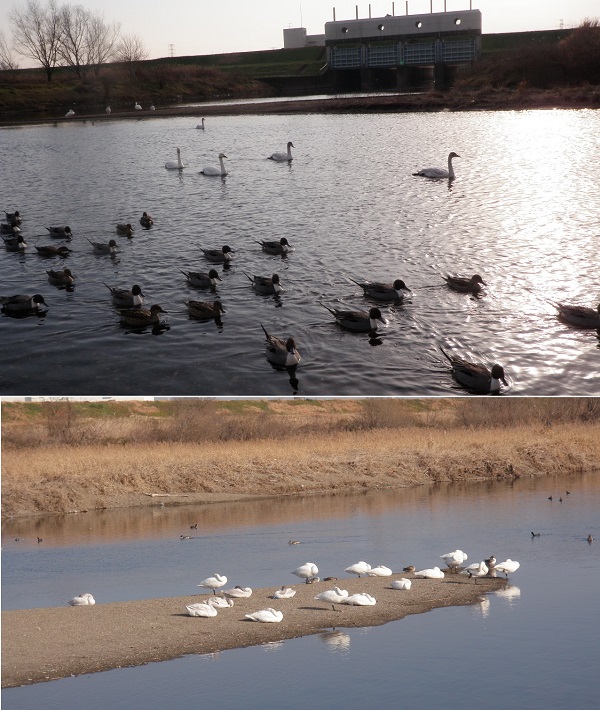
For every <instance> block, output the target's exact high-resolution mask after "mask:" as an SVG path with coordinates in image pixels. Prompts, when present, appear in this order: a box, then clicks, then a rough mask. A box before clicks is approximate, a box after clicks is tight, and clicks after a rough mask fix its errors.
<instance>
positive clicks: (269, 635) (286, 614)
mask: <svg viewBox="0 0 600 710" xmlns="http://www.w3.org/2000/svg"><path fill="white" fill-rule="evenodd" d="M403 576H404V577H406V578H413V575H412V574H410V573H399V574H394V575H393V576H392V577H385V578H382V577H369V578H364V577H363V578H361V579H356V578H352V579H339V580H337V581H327V582H325V581H322V582H317V583H314V584H292V585H286V586H292V587H293V588H294V589H296V590H297V593H296V595H295V596H294V597H293V598H292V599H282V600H275V599H271V598H270V596H271V595H272V594H273V592H274V591H275V588H269V589H256V590H254V591H253V594H252V596H251V597H250V598H249V599H239V600H235V602H234V606H233V607H232V608H230V609H222V610H219V611H218V615H217V616H216V617H214V618H209V619H206V618H196V617H190V616H189V615H188V614H187V612H186V610H185V606H186V605H187V604H192V603H195V602H198V601H201V600H206V599H207V598H208V596H207V595H206V594H201V595H196V596H189V597H174V598H167V599H151V600H143V601H129V602H120V603H116V604H102V603H101V602H102V600H101V599H100V600H97V603H96V605H95V606H89V607H70V606H67V605H66V603H65V606H64V607H60V608H49V609H25V610H17V611H5V612H2V632H3V633H2V687H3V688H10V687H15V686H19V685H29V684H32V683H39V682H43V681H48V680H55V679H57V678H64V677H68V676H71V675H80V674H83V673H95V672H97V671H104V670H109V669H113V668H122V667H128V666H139V665H143V664H146V663H151V662H152V661H164V660H169V659H173V658H177V657H180V656H183V655H185V654H196V653H214V652H218V651H224V650H227V649H231V648H241V647H245V646H255V645H259V644H264V643H270V642H277V641H281V640H283V639H290V638H296V637H300V636H307V635H311V634H317V633H326V632H332V630H333V629H334V628H335V629H338V630H339V629H340V628H350V627H360V626H378V625H380V624H385V623H387V622H389V621H394V620H397V619H402V618H403V617H405V616H407V615H409V614H421V613H424V612H426V611H430V610H431V609H435V608H438V607H444V606H457V605H465V604H473V603H477V602H478V601H480V600H481V599H482V597H483V595H484V594H485V593H486V592H490V591H494V590H496V589H500V588H502V587H504V586H505V585H506V581H505V580H504V579H499V578H483V579H479V580H478V581H477V582H475V581H474V580H470V579H468V578H467V577H466V576H465V575H460V574H447V575H446V577H445V578H444V579H442V580H427V579H414V578H413V586H412V589H411V590H410V591H398V590H394V589H392V588H391V587H390V582H391V580H392V579H399V578H400V577H403ZM334 585H338V586H340V587H341V588H343V589H347V590H348V592H349V593H350V594H353V593H356V592H368V593H369V594H371V595H372V596H374V597H375V598H376V599H377V604H376V605H375V606H368V607H354V606H339V607H336V609H338V610H336V611H334V610H333V609H332V607H331V605H330V604H325V603H323V602H320V601H316V600H315V599H314V597H315V595H317V594H319V593H320V592H322V591H324V590H326V589H332V588H333V586H334ZM228 586H229V585H228ZM231 586H233V585H231ZM83 591H84V590H80V592H83ZM87 591H91V592H92V594H93V590H87ZM80 592H78V593H80ZM267 607H272V608H274V609H277V610H280V611H282V612H283V621H282V622H281V623H275V624H273V623H271V624H268V623H267V624H264V623H258V622H252V621H249V620H246V619H245V618H244V615H245V614H248V613H251V612H255V611H258V610H259V609H264V608H267Z"/></svg>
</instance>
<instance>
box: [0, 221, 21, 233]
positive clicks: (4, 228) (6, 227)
mask: <svg viewBox="0 0 600 710" xmlns="http://www.w3.org/2000/svg"><path fill="white" fill-rule="evenodd" d="M0 232H2V233H3V234H12V236H13V237H14V236H16V235H17V234H20V233H21V228H20V227H19V225H18V224H5V223H4V222H1V223H0Z"/></svg>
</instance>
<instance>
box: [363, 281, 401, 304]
mask: <svg viewBox="0 0 600 710" xmlns="http://www.w3.org/2000/svg"><path fill="white" fill-rule="evenodd" d="M350 281H352V282H353V283H355V284H356V285H357V286H360V287H361V288H362V289H363V291H364V292H365V296H367V297H369V298H373V299H375V300H376V301H402V300H403V299H404V296H405V293H406V292H407V291H408V293H411V290H410V289H409V288H408V286H407V285H406V284H405V283H404V281H402V279H396V280H395V281H394V283H393V284H385V283H379V282H377V281H373V282H369V281H365V282H363V283H360V282H359V281H354V279H350Z"/></svg>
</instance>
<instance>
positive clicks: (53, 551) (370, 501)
mask: <svg viewBox="0 0 600 710" xmlns="http://www.w3.org/2000/svg"><path fill="white" fill-rule="evenodd" d="M566 490H569V491H570V494H569V495H567V494H566ZM551 494H552V495H553V496H554V500H553V501H552V502H550V501H548V500H547V498H548V496H549V495H551ZM561 495H562V497H563V502H562V503H560V502H559V501H558V497H559V496H561ZM599 504H600V477H599V476H598V474H586V475H583V476H581V477H570V478H562V477H559V478H551V479H543V480H542V479H540V480H521V481H517V482H515V483H514V484H513V485H509V484H506V483H499V484H485V485H484V484H469V485H460V486H454V487H453V486H443V487H442V486H439V487H433V488H425V487H420V488H416V489H411V490H407V491H404V492H402V491H400V492H394V493H390V492H389V491H388V492H373V493H369V494H366V495H362V496H336V497H331V498H323V497H316V498H306V499H303V500H302V499H299V500H293V501H289V502H286V501H281V502H279V501H278V503H277V505H274V504H272V503H271V504H269V502H267V501H262V502H257V503H254V504H252V503H251V504H247V505H245V506H210V510H205V508H201V507H200V508H199V507H186V508H183V509H182V508H179V509H173V510H168V509H164V508H163V509H160V510H159V511H138V512H135V513H130V514H127V515H126V514H117V515H116V516H113V515H112V514H108V515H101V514H88V515H85V516H83V515H82V516H77V517H75V516H70V517H69V518H67V519H65V520H64V522H63V523H61V522H60V521H58V520H56V519H46V520H42V521H38V523H37V524H36V525H35V526H34V525H33V524H32V523H31V522H30V523H26V522H23V521H19V522H16V521H15V522H7V523H5V524H4V526H3V541H2V544H3V562H2V572H3V575H2V583H3V606H4V608H7V609H10V608H28V607H33V606H56V605H63V604H64V603H65V602H66V600H67V599H69V598H70V597H71V596H73V594H74V593H78V592H80V591H82V590H83V589H84V588H85V589H86V590H88V589H89V590H90V591H92V593H94V595H95V596H96V598H97V600H98V603H105V602H110V601H117V600H125V599H142V598H149V597H157V596H163V595H164V596H167V595H168V596H173V595H179V594H181V595H187V594H190V593H194V590H195V589H196V587H195V585H196V584H197V583H198V581H199V580H200V579H202V578H203V577H204V576H207V575H208V574H211V573H212V572H214V571H216V570H217V569H218V570H220V571H221V572H223V573H225V574H227V575H228V576H229V578H230V580H231V581H232V582H233V584H236V583H239V584H241V585H243V586H245V585H247V584H248V585H250V586H255V587H256V586H263V587H266V586H270V585H273V586H279V585H280V584H282V583H286V584H289V583H292V582H293V579H294V578H293V577H291V575H290V574H289V571H288V570H291V569H294V567H296V566H297V565H298V564H300V563H302V562H305V561H306V560H307V559H310V560H314V561H315V562H317V564H318V565H319V567H320V568H321V570H322V571H323V572H324V573H325V574H336V575H341V576H342V577H343V572H342V570H343V568H344V567H345V566H347V564H350V563H352V562H354V561H356V560H358V559H366V560H367V561H371V562H372V563H375V564H377V563H385V564H388V565H390V566H391V567H392V568H393V569H399V568H400V567H401V566H403V565H404V564H408V563H414V564H416V565H419V566H432V565H434V564H436V563H437V562H438V559H439V555H440V554H443V553H445V552H448V551H450V550H451V549H455V548H456V547H461V549H464V550H466V551H467V552H468V554H469V559H470V560H479V559H481V558H483V557H484V556H488V555H489V554H492V553H493V554H495V555H496V557H498V558H503V559H504V558H506V557H511V558H513V559H518V560H519V561H520V562H521V568H520V569H519V570H518V571H517V572H516V573H515V574H514V575H513V577H512V579H511V582H510V584H509V585H508V586H507V588H506V589H505V590H502V591H501V592H500V593H496V594H492V595H488V596H487V597H485V598H483V600H482V601H481V602H480V603H478V604H475V605H473V606H469V607H457V608H448V609H438V610H435V611H433V612H430V613H427V614H423V615H418V616H413V617H408V618H406V619H403V620H401V621H398V622H393V623H390V624H387V625H385V626H383V627H374V628H366V629H335V630H329V631H327V632H324V633H321V634H317V635H315V636H310V637H306V638H303V639H296V640H290V641H284V642H282V643H278V644H268V645H265V646H259V647H255V648H249V649H239V650H234V651H227V652H223V653H221V654H214V655H204V656H189V657H185V658H182V659H177V660H174V661H169V662H164V663H156V664H151V665H149V666H144V667H140V668H133V669H119V670H115V671H109V672H105V673H98V674H93V675H88V676H81V677H78V678H69V679H64V680H58V681H53V682H51V683H45V684H39V685H34V686H27V687H23V688H16V689H9V690H5V691H3V693H2V700H3V702H4V703H6V704H7V706H8V707H10V708H23V709H25V708H27V709H29V708H31V707H40V706H42V707H44V708H48V709H49V710H53V709H54V708H56V709H58V708H76V707H80V706H81V705H82V704H83V705H85V706H86V707H89V708H94V709H95V708H98V709H100V708H106V707H108V706H111V707H115V708H131V707H141V706H144V707H147V708H157V709H158V708H164V707H173V708H186V707H189V706H196V705H198V703H201V705H202V707H211V706H216V705H219V706H220V707H224V708H234V707H238V706H239V705H240V704H243V705H244V706H245V707H248V708H265V707H275V706H277V707H282V708H301V707H305V706H306V705H307V704H308V705H310V706H313V707H327V708H330V707H331V708H348V707H363V706H364V705H365V704H366V703H367V704H368V703H370V704H371V705H373V704H375V705H377V706H378V707H379V706H383V705H384V704H392V703H393V704H394V705H407V706H414V705H416V704H418V705H419V706H420V707H423V708H437V707H442V706H445V705H447V703H448V699H449V698H450V697H455V696H456V697H462V698H470V700H469V702H470V703H471V704H473V705H474V706H475V707H478V708H490V709H493V710H496V708H498V709H500V708H506V707H507V706H511V707H519V708H532V709H533V708H550V709H552V710H554V709H556V710H559V709H563V708H565V709H566V708H592V707H595V704H596V700H597V694H598V692H599V691H600V679H599V677H598V673H597V648H598V646H597V623H596V621H595V620H596V616H597V614H596V606H597V589H598V584H599V583H600V566H599V565H598V562H599V555H600V540H599V539H600V519H599V516H598V507H599ZM244 511H245V512H244ZM193 522H198V528H199V529H198V533H197V535H198V537H196V538H195V539H192V540H188V541H183V542H182V541H180V540H179V535H180V534H182V533H183V534H187V532H188V531H189V524H190V523H193ZM531 530H534V531H536V532H540V533H541V535H540V537H538V538H534V539H532V538H531V535H530V532H531ZM590 532H591V533H592V535H593V536H594V537H595V538H596V541H595V542H593V543H592V544H588V543H587V542H586V537H587V535H588V533H590ZM37 535H40V536H45V537H44V542H43V543H42V544H39V545H38V544H37V543H36V542H35V539H36V536H37ZM17 536H22V537H23V538H24V539H23V540H20V541H19V542H15V540H14V538H15V537H17ZM292 536H293V537H296V538H298V539H300V540H302V544H301V545H296V546H289V545H288V544H287V540H288V539H289V538H290V537H292ZM597 544H599V546H598V547H596V545H597Z"/></svg>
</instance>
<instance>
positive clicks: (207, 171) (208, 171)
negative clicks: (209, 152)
mask: <svg viewBox="0 0 600 710" xmlns="http://www.w3.org/2000/svg"><path fill="white" fill-rule="evenodd" d="M226 157H227V156H226V155H225V153H219V167H218V168H215V167H214V166H213V165H209V166H208V167H206V168H202V170H201V171H200V174H201V175H211V176H220V177H225V175H227V171H226V170H225V165H224V164H223V158H226Z"/></svg>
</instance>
